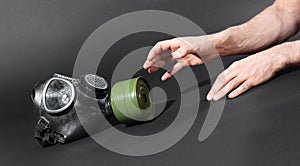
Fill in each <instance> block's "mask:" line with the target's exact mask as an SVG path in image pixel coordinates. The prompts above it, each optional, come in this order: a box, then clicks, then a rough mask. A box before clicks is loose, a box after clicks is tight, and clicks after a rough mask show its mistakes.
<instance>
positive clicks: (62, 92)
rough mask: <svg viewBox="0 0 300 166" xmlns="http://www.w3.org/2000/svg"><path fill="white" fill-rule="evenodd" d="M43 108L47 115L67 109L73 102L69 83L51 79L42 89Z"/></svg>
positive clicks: (73, 92)
mask: <svg viewBox="0 0 300 166" xmlns="http://www.w3.org/2000/svg"><path fill="white" fill-rule="evenodd" d="M43 96H44V99H43V102H44V106H45V108H46V111H47V112H49V113H59V112H61V111H63V110H65V109H66V108H68V107H69V106H70V105H71V103H72V102H73V99H74V96H75V91H74V86H73V84H72V83H70V82H69V81H66V80H63V79H60V78H52V79H50V80H49V81H48V82H47V84H46V86H45V89H44V95H43Z"/></svg>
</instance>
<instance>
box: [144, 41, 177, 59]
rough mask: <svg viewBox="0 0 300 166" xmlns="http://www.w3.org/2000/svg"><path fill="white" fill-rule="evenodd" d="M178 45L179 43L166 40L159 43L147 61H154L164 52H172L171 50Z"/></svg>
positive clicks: (153, 48) (151, 51)
mask: <svg viewBox="0 0 300 166" xmlns="http://www.w3.org/2000/svg"><path fill="white" fill-rule="evenodd" d="M177 45H178V43H177V42H176V41H175V40H164V41H160V42H157V43H156V44H155V45H154V47H152V49H151V50H150V52H149V54H148V56H147V60H149V61H152V60H153V59H154V58H155V57H156V56H158V55H159V54H160V53H161V52H162V51H166V50H171V48H173V47H176V46H177Z"/></svg>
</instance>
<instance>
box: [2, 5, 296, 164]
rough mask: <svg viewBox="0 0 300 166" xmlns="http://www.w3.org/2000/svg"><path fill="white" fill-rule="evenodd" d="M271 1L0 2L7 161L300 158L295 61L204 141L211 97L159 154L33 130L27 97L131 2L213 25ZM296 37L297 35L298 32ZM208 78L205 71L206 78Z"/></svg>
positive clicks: (209, 28)
mask: <svg viewBox="0 0 300 166" xmlns="http://www.w3.org/2000/svg"><path fill="white" fill-rule="evenodd" d="M271 3H272V1H259V0H250V1H249V0H232V1H222V2H220V1H218V0H211V1H198V0H197V1H196V0H195V1H181V2H178V1H176V2H175V1H171V0H168V1H161V0H153V1H142V0H140V1H127V2H126V1H121V0H116V1H110V0H105V1H96V0H93V1H80V0H67V1H58V0H55V1H49V0H28V1H23V0H2V1H0V21H1V24H0V36H1V38H0V50H1V55H0V76H1V82H0V87H1V88H0V94H1V96H0V99H1V100H0V101H1V110H0V111H1V116H0V131H1V137H0V164H1V165H96V164H98V165H107V166H110V165H210V166H211V165H297V164H298V163H299V162H300V151H299V149H300V143H299V140H300V133H299V129H300V124H299V119H300V118H299V117H300V112H299V106H300V103H299V97H300V87H299V86H298V85H299V84H300V70H297V69H295V70H291V71H289V70H288V71H286V72H283V73H282V74H280V75H279V76H277V77H276V78H274V79H273V80H272V81H270V82H267V83H266V84H264V85H261V86H259V87H257V88H255V89H251V90H250V91H249V92H247V93H246V94H244V95H242V96H241V97H239V98H237V99H235V100H228V101H227V103H226V107H225V110H224V114H223V116H222V119H221V121H220V123H219V125H218V127H217V129H216V130H215V131H214V132H213V134H212V135H211V136H210V137H209V138H208V140H206V141H205V142H203V143H200V142H198V140H197V138H198V134H199V131H200V128H201V126H202V123H203V120H204V118H205V115H206V113H207V112H206V108H207V103H206V102H204V101H203V102H202V105H201V108H200V110H199V114H198V116H197V119H196V123H195V124H194V126H193V127H192V129H191V130H190V131H189V133H188V134H187V135H186V136H185V137H184V139H183V140H181V141H180V142H179V143H177V144H176V145H175V146H174V147H172V148H170V149H169V150H167V151H164V152H162V153H160V154H156V155H153V156H148V157H127V156H122V155H118V154H115V153H113V152H110V151H108V150H106V149H104V148H102V147H100V146H99V145H97V144H96V143H95V142H94V141H93V140H91V139H90V138H86V139H83V140H80V141H77V142H74V143H71V144H67V145H63V146H61V145H58V146H54V147H50V148H46V149H41V148H40V147H39V146H38V145H37V144H36V143H35V141H34V139H33V137H32V136H33V127H34V123H33V112H32V104H31V101H30V97H29V95H30V91H31V88H32V86H33V85H34V83H35V82H36V81H37V80H41V79H45V78H47V77H49V76H50V75H51V74H53V73H54V72H59V73H65V74H70V73H71V72H72V67H73V63H74V61H75V58H76V56H77V53H78V51H79V49H80V48H81V45H82V44H83V42H84V41H85V39H86V38H87V37H88V36H89V35H90V33H92V32H93V31H94V30H95V29H96V28H97V27H98V26H100V25H101V24H103V23H104V22H106V21H108V20H110V19H112V18H114V17H116V16H119V15H121V14H124V13H127V12H130V11H135V10H143V9H161V10H167V11H171V12H175V13H178V14H181V15H183V16H185V17H187V18H189V19H191V20H193V21H194V22H196V23H197V24H199V26H201V27H202V28H203V29H204V30H205V31H206V32H207V33H212V32H216V31H218V30H221V29H224V28H226V27H228V26H230V25H235V24H238V23H242V22H244V21H246V20H248V19H249V18H251V17H252V16H253V15H255V14H256V13H258V12H259V11H261V10H262V9H263V8H265V7H266V6H267V5H269V4H271ZM187 31H188V30H187ZM297 38H298V39H299V35H298V36H296V37H294V39H297ZM145 40H147V39H145ZM149 40H150V39H149ZM151 40H152V41H153V40H154V39H151ZM128 45H134V42H132V43H128ZM125 46H126V45H125ZM125 46H123V47H125ZM120 51H122V49H120ZM237 58H240V57H237ZM233 60H234V58H232V57H229V58H226V59H225V62H226V64H227V65H228V64H229V63H230V62H232V61H233ZM197 70H199V73H200V74H199V75H205V70H204V69H203V68H202V67H199V68H198V69H197ZM199 77H200V76H199ZM203 80H205V77H201V78H199V81H203ZM207 90H208V86H203V92H206V91H207ZM203 95H204V94H203ZM174 115H176V114H174V113H173V112H172V111H168V112H166V113H165V114H164V115H163V116H162V117H161V118H160V119H158V120H157V121H156V122H153V124H151V123H150V124H145V125H141V126H135V127H133V128H131V129H128V130H129V131H128V132H134V131H135V130H136V131H139V130H141V129H143V128H144V127H148V128H150V127H152V126H153V127H154V128H155V127H159V126H161V125H165V123H164V120H166V119H171V118H169V117H174Z"/></svg>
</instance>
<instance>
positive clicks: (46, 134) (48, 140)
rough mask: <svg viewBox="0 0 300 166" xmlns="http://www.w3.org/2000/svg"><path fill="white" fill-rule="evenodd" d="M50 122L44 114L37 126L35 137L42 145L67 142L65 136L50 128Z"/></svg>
mask: <svg viewBox="0 0 300 166" xmlns="http://www.w3.org/2000/svg"><path fill="white" fill-rule="evenodd" d="M49 124H50V123H49V121H48V120H47V119H46V118H45V117H43V116H42V117H41V118H40V119H39V120H38V122H37V124H36V126H35V132H34V137H35V139H36V140H37V142H38V143H39V145H40V146H41V147H47V146H51V145H55V144H56V143H57V142H59V143H64V142H65V137H64V136H63V135H62V134H59V133H57V132H55V131H54V130H52V129H51V128H49Z"/></svg>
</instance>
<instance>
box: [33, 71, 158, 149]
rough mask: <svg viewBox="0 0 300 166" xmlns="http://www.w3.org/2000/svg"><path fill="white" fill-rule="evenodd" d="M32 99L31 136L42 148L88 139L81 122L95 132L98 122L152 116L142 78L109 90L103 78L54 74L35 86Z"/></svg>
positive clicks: (147, 93)
mask: <svg viewBox="0 0 300 166" xmlns="http://www.w3.org/2000/svg"><path fill="white" fill-rule="evenodd" d="M31 98H32V101H33V103H34V113H35V117H36V121H37V122H36V126H35V135H34V137H35V139H36V140H37V142H38V143H39V144H40V145H41V146H42V147H46V146H51V145H54V144H56V143H58V142H59V143H68V142H72V141H75V140H78V139H80V138H84V137H87V136H88V134H87V132H86V131H85V130H84V128H83V125H82V124H81V123H86V124H88V125H89V126H91V127H93V128H94V130H93V131H94V132H95V133H97V132H99V130H100V129H102V128H103V126H101V123H102V122H101V121H108V122H109V123H110V124H111V125H116V124H132V123H136V122H139V121H147V120H152V119H153V118H154V114H155V111H154V109H153V105H152V97H151V94H150V86H149V84H148V83H147V81H146V80H145V79H144V78H143V77H137V78H133V79H130V80H125V81H121V82H117V83H116V84H115V85H114V86H113V87H112V88H111V87H109V84H108V82H107V81H106V80H105V79H104V78H103V77H100V76H97V75H93V74H87V75H83V76H81V77H80V78H78V79H77V78H70V77H66V76H63V75H60V74H54V75H53V77H52V78H50V79H48V80H46V81H40V82H38V83H37V84H36V85H35V86H34V88H33V91H32V95H31ZM95 103H96V105H95ZM78 114H80V116H83V117H85V118H84V120H81V119H80V120H79V118H78ZM100 114H101V115H100ZM99 117H104V118H105V119H102V120H99Z"/></svg>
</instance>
